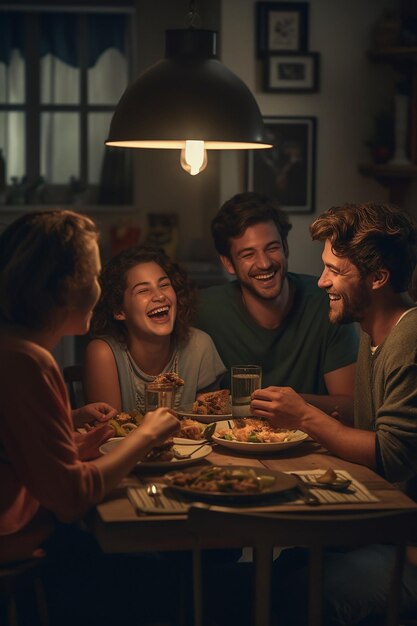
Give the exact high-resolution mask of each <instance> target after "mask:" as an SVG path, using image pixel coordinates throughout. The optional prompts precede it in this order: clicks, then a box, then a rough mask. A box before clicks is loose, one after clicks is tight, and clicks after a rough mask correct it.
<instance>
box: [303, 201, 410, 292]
mask: <svg viewBox="0 0 417 626" xmlns="http://www.w3.org/2000/svg"><path fill="white" fill-rule="evenodd" d="M310 233H311V236H312V238H313V239H316V240H318V241H325V240H326V239H329V240H330V242H331V245H332V250H333V252H334V254H336V255H337V256H344V257H347V258H348V259H349V260H350V261H351V263H353V265H355V266H356V267H357V268H358V270H359V273H360V275H361V276H362V277H365V276H367V275H368V274H370V273H371V272H375V271H376V270H378V269H381V268H385V269H387V270H389V273H390V284H391V287H392V289H393V290H394V291H395V292H397V293H401V292H402V291H406V290H407V288H408V287H409V284H410V281H411V277H412V273H413V270H414V268H415V266H416V263H417V224H416V222H414V221H413V220H412V219H411V218H410V217H409V216H408V215H407V214H406V213H405V212H404V211H401V210H400V209H399V208H398V207H396V206H393V205H387V204H376V203H374V202H367V203H363V204H344V205H342V206H337V207H332V208H330V209H328V210H327V211H325V212H324V213H322V214H321V215H320V216H319V217H318V218H317V219H316V220H315V221H314V222H313V223H312V224H311V226H310Z"/></svg>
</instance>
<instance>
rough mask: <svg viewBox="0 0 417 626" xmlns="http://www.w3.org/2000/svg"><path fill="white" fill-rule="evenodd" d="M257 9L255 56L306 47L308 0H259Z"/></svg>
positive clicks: (304, 48) (306, 48)
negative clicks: (293, 0) (276, 0)
mask: <svg viewBox="0 0 417 626" xmlns="http://www.w3.org/2000/svg"><path fill="white" fill-rule="evenodd" d="M256 11H257V14H256V24H257V52H258V57H263V56H264V55H265V54H268V53H271V52H280V53H282V52H306V51H307V50H308V18H309V4H308V3H307V2H258V3H257V5H256Z"/></svg>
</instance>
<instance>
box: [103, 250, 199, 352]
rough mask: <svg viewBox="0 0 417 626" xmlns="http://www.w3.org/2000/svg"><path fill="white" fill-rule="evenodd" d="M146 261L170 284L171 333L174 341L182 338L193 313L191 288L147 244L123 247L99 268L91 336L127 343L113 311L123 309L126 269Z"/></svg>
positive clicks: (164, 257) (163, 256)
mask: <svg viewBox="0 0 417 626" xmlns="http://www.w3.org/2000/svg"><path fill="white" fill-rule="evenodd" d="M150 262H154V263H156V264H157V265H159V266H160V267H161V268H162V269H163V270H164V272H166V274H167V276H168V278H169V279H170V281H171V283H172V287H173V289H174V291H175V293H176V296H177V315H176V318H175V324H174V331H173V334H174V336H175V338H176V339H177V341H178V343H181V342H183V341H186V339H187V338H188V335H189V331H190V326H191V321H192V319H193V316H194V313H195V302H196V291H195V288H194V286H193V284H192V283H191V281H190V279H189V278H188V275H187V273H186V271H185V270H184V269H183V268H182V267H180V266H179V265H178V264H177V263H175V262H174V261H172V260H171V259H170V258H169V257H168V256H167V255H166V254H165V252H164V251H163V250H160V249H158V248H152V247H147V246H135V247H133V248H129V249H127V250H123V252H120V253H119V254H118V255H116V256H115V257H113V258H112V259H111V260H110V261H109V262H108V263H107V264H106V265H105V266H104V267H103V270H102V273H101V276H100V285H101V289H102V292H101V297H100V299H99V301H98V303H97V305H96V308H95V309H94V314H93V318H92V320H91V331H92V335H93V336H94V337H103V336H105V335H107V336H110V337H113V338H114V339H116V340H117V341H120V342H121V343H123V344H126V343H127V339H128V330H127V328H126V325H125V323H124V321H123V320H116V319H115V318H114V313H116V312H117V311H120V309H122V308H123V296H124V292H125V290H126V287H127V284H126V276H127V273H128V271H129V270H130V269H131V268H132V267H135V266H136V265H140V264H141V263H150Z"/></svg>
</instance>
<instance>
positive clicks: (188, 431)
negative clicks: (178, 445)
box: [178, 419, 206, 439]
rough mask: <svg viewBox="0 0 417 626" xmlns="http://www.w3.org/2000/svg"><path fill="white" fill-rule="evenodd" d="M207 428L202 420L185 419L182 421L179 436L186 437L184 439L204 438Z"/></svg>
mask: <svg viewBox="0 0 417 626" xmlns="http://www.w3.org/2000/svg"><path fill="white" fill-rule="evenodd" d="M205 429H206V427H205V425H204V424H201V423H200V422H196V421H195V420H193V419H183V420H181V423H180V431H179V433H178V437H184V439H202V438H203V436H204V434H203V433H204V431H205Z"/></svg>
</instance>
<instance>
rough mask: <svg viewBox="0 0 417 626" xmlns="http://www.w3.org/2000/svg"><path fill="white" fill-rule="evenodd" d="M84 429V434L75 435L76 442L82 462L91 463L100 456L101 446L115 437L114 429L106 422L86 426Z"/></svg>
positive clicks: (76, 433)
mask: <svg viewBox="0 0 417 626" xmlns="http://www.w3.org/2000/svg"><path fill="white" fill-rule="evenodd" d="M84 428H85V432H84V433H79V432H77V431H76V432H75V433H74V440H75V443H76V446H77V448H78V456H79V457H80V459H81V461H90V460H91V459H96V458H97V457H99V456H100V450H99V448H100V446H101V445H102V444H103V443H105V442H106V441H107V440H108V439H110V437H114V429H113V428H112V427H111V426H109V425H108V424H107V423H106V422H104V424H98V425H97V426H90V425H89V424H85V425H84Z"/></svg>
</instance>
